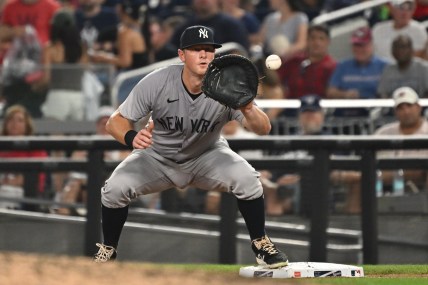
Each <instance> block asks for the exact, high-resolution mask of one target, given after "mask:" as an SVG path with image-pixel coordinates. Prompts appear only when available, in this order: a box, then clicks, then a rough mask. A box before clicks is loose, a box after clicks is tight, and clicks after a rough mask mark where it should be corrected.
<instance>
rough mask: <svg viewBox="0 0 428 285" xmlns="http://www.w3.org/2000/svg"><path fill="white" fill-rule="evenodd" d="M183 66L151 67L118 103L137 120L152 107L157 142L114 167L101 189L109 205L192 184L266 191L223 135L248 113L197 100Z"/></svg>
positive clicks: (244, 193)
mask: <svg viewBox="0 0 428 285" xmlns="http://www.w3.org/2000/svg"><path fill="white" fill-rule="evenodd" d="M182 70H183V64H176V65H171V66H169V67H165V68H161V69H159V70H156V71H154V72H152V73H150V74H149V75H147V76H146V77H144V78H143V79H142V80H141V81H140V82H139V83H138V84H137V85H136V86H135V87H134V89H133V90H132V92H131V93H130V95H129V96H128V98H127V99H126V100H125V102H123V104H122V105H121V106H120V107H119V111H120V113H121V115H122V116H124V117H125V118H127V119H129V120H131V121H134V122H136V121H138V120H140V119H141V118H143V117H145V116H147V115H148V114H150V112H152V114H151V116H152V119H153V121H154V130H153V138H152V140H153V145H152V146H151V147H150V148H148V149H136V150H134V151H133V152H132V154H130V155H129V156H128V157H127V158H126V159H125V160H124V161H123V162H122V163H121V164H120V165H119V166H118V167H117V168H116V169H115V171H114V172H113V173H112V175H111V177H110V178H109V179H108V180H107V181H106V184H105V186H104V187H103V189H102V203H103V205H105V206H106V207H109V208H122V207H125V206H126V205H128V204H129V202H130V200H131V199H132V198H135V197H137V196H138V195H142V194H149V193H154V192H159V191H162V190H166V189H169V188H171V187H179V188H183V187H185V186H187V185H192V186H195V187H197V188H200V189H205V190H220V191H230V192H232V193H233V194H234V195H235V196H236V197H237V198H238V199H242V200H252V199H256V198H258V197H260V196H261V195H262V193H263V190H262V186H261V183H260V181H259V173H258V172H257V171H256V170H255V169H254V168H253V167H252V166H251V165H250V164H249V163H248V162H247V161H246V160H245V159H243V158H242V157H241V156H239V155H238V154H236V153H235V152H233V151H232V150H231V149H230V148H229V146H228V143H227V141H226V140H225V139H224V138H222V137H221V136H220V132H221V129H222V127H223V126H224V125H225V124H226V123H227V122H229V121H230V120H237V121H239V122H242V119H243V114H242V113H241V112H240V111H239V110H233V109H231V108H228V107H225V106H223V105H221V104H219V103H218V102H216V101H214V100H213V99H211V98H209V97H207V96H205V95H204V94H201V95H200V96H199V97H197V98H196V99H195V100H193V99H192V98H191V97H190V96H189V94H188V92H187V90H186V88H185V87H184V84H183V82H182V79H181V74H182Z"/></svg>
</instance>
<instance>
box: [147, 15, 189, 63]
mask: <svg viewBox="0 0 428 285" xmlns="http://www.w3.org/2000/svg"><path fill="white" fill-rule="evenodd" d="M184 21H185V19H184V18H182V17H180V16H172V17H169V18H166V19H165V20H162V19H160V18H154V19H153V20H152V21H151V23H150V45H151V51H150V62H152V63H154V62H158V61H162V60H167V59H170V58H174V57H177V48H176V47H175V46H174V45H173V44H171V42H170V41H171V37H172V35H173V33H174V29H175V28H176V27H178V26H180V25H182V24H183V22H184Z"/></svg>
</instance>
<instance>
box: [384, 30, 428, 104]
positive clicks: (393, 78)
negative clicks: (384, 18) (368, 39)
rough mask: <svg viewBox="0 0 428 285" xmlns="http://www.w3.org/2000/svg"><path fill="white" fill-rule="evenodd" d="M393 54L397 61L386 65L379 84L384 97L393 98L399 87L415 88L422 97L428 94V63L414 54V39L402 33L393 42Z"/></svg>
mask: <svg viewBox="0 0 428 285" xmlns="http://www.w3.org/2000/svg"><path fill="white" fill-rule="evenodd" d="M392 54H393V56H394V58H395V61H396V63H394V64H391V65H388V66H387V67H385V69H384V71H383V73H382V75H381V78H380V81H379V86H378V93H379V95H380V96H381V97H383V98H391V97H392V93H393V92H394V90H396V89H397V88H399V87H402V86H408V87H411V88H413V89H414V90H415V91H416V93H418V94H420V96H421V97H427V95H428V65H427V63H426V62H425V61H424V60H421V59H419V58H417V57H415V56H414V53H413V45H412V39H411V38H410V37H409V36H408V35H400V36H398V37H397V38H395V39H394V41H393V42H392Z"/></svg>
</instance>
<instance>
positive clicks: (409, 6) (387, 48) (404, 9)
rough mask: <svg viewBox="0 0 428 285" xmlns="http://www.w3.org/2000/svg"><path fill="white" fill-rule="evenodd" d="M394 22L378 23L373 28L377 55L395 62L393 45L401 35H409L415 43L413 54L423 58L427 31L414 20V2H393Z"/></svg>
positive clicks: (404, 0)
mask: <svg viewBox="0 0 428 285" xmlns="http://www.w3.org/2000/svg"><path fill="white" fill-rule="evenodd" d="M390 9H391V15H392V20H388V21H383V22H379V23H376V24H375V25H374V26H373V43H374V48H375V54H376V55H377V56H380V57H384V58H386V59H388V60H393V57H392V53H391V52H392V51H391V46H392V45H391V43H392V41H393V40H394V39H395V38H396V37H397V36H399V35H407V36H409V37H410V38H411V40H412V42H413V52H414V55H415V56H417V57H423V56H424V53H425V47H426V44H427V38H428V36H427V31H426V29H425V28H424V26H423V25H422V24H421V23H419V22H417V21H415V20H413V19H412V16H413V13H414V12H415V2H414V0H391V2H390Z"/></svg>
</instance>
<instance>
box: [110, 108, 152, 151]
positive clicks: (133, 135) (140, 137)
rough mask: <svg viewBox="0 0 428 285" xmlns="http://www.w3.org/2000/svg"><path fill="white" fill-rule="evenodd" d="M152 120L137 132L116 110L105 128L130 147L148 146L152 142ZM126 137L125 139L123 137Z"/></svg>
mask: <svg viewBox="0 0 428 285" xmlns="http://www.w3.org/2000/svg"><path fill="white" fill-rule="evenodd" d="M153 127H154V125H153V122H151V123H149V124H148V126H147V127H146V128H145V129H142V130H140V131H139V132H136V131H134V126H133V123H132V122H131V121H130V120H128V119H127V118H125V117H123V116H122V114H120V112H119V111H118V110H116V111H115V112H114V113H113V115H111V117H110V119H109V120H108V122H107V124H106V130H107V132H108V133H109V134H111V135H112V136H113V137H114V138H115V139H116V140H117V141H119V142H120V143H122V144H124V145H128V146H130V147H131V146H132V148H148V147H150V146H151V144H152V130H153ZM125 137H126V139H125Z"/></svg>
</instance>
